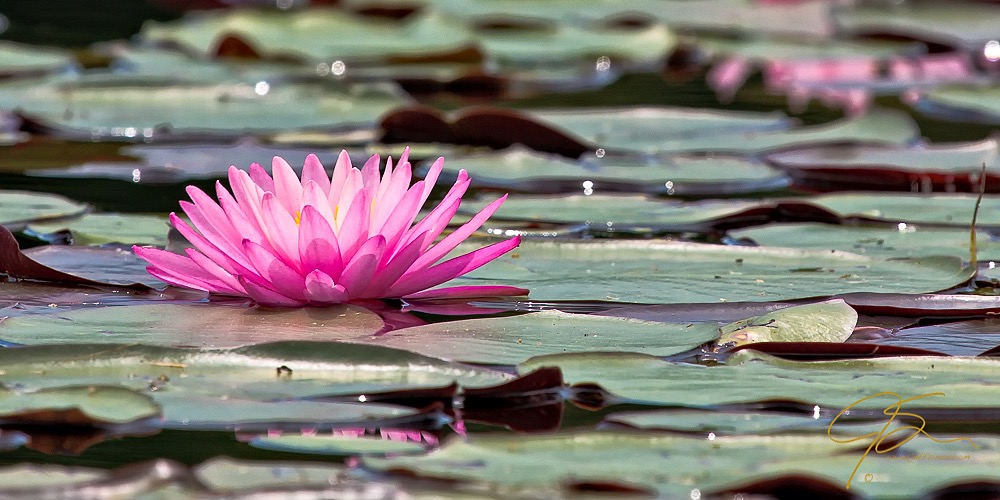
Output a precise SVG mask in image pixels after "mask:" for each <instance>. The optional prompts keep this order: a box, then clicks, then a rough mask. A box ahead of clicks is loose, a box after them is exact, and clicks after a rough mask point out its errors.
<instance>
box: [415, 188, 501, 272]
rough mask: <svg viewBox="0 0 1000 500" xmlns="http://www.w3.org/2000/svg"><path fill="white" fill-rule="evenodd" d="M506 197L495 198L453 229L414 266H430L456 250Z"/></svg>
mask: <svg viewBox="0 0 1000 500" xmlns="http://www.w3.org/2000/svg"><path fill="white" fill-rule="evenodd" d="M506 199H507V195H503V196H501V197H500V198H498V199H496V200H494V201H493V203H490V204H489V205H486V207H485V208H483V209H482V210H480V211H479V213H478V214H476V215H475V217H473V218H472V219H470V220H469V222H466V223H465V224H462V226H461V227H459V228H458V229H456V230H455V231H452V233H451V234H449V235H448V236H446V237H445V238H444V239H443V240H441V241H440V242H439V243H438V244H436V245H434V246H433V247H431V248H430V249H429V250H428V251H427V252H426V253H424V254H423V255H421V256H420V258H419V259H417V261H416V262H414V263H413V267H416V268H423V267H427V266H430V265H432V264H434V263H435V262H437V261H438V260H439V259H441V258H442V257H444V256H445V255H448V252H451V251H452V250H454V249H455V247H457V246H458V245H459V243H462V242H463V241H465V239H466V238H468V237H469V236H471V235H472V233H474V232H476V230H477V229H479V228H480V227H481V226H482V225H483V224H484V223H485V222H486V219H489V218H490V216H491V215H493V213H494V212H496V211H497V209H498V208H500V205H501V204H503V202H504V200H506Z"/></svg>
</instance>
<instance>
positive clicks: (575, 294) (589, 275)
mask: <svg viewBox="0 0 1000 500" xmlns="http://www.w3.org/2000/svg"><path fill="white" fill-rule="evenodd" d="M471 248H472V247H471V246H468V247H462V246H460V247H459V248H458V249H457V250H456V252H455V253H456V254H457V253H458V252H463V251H469V250H471ZM974 271H975V270H974V269H971V268H968V267H963V266H962V260H961V259H959V258H956V257H926V258H919V259H879V258H872V257H867V256H862V255H857V254H853V253H846V252H839V251H833V252H831V251H812V250H794V249H787V248H771V247H736V246H724V245H708V244H700V243H682V242H675V241H665V240H643V241H635V240H616V241H579V242H566V241H558V242H557V241H537V240H531V241H522V243H521V246H520V247H518V248H517V249H516V250H515V251H513V252H511V253H509V254H507V255H504V256H502V257H500V258H499V259H497V260H494V261H493V262H491V263H490V264H489V265H486V266H484V267H481V268H479V269H477V270H476V271H473V272H472V273H469V274H467V275H466V276H465V277H462V278H457V279H455V280H453V281H452V282H450V284H451V286H455V285H460V284H465V285H472V284H501V283H502V284H505V285H511V286H519V287H523V288H527V289H529V290H531V294H530V297H531V299H533V300H609V301H620V302H639V303H652V304H663V303H705V302H719V301H754V302H756V301H777V300H786V299H791V298H804V297H815V296H827V295H835V294H838V293H848V292H860V291H870V292H893V293H926V292H930V291H939V290H946V289H948V288H952V287H954V286H957V285H959V284H962V283H964V282H966V281H968V280H969V279H971V278H972V276H973V273H974Z"/></svg>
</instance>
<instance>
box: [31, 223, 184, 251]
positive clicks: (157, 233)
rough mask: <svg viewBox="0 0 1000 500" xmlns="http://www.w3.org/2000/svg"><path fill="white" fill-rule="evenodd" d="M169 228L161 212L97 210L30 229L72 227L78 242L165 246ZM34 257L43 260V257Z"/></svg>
mask: <svg viewBox="0 0 1000 500" xmlns="http://www.w3.org/2000/svg"><path fill="white" fill-rule="evenodd" d="M169 228H170V226H169V225H168V224H167V218H166V217H162V216H159V215H137V214H101V213H98V214H86V215H84V216H83V217H81V218H79V219H73V220H70V221H65V222H40V223H33V224H29V225H28V228H27V229H28V231H31V232H33V233H36V234H40V235H43V236H44V235H47V234H50V233H55V232H58V231H69V232H70V234H71V238H72V241H73V244H75V245H103V244H106V243H121V244H139V245H159V246H164V245H166V244H167V230H168V229H169ZM35 257H36V259H37V260H42V261H44V258H40V259H38V256H37V255H35Z"/></svg>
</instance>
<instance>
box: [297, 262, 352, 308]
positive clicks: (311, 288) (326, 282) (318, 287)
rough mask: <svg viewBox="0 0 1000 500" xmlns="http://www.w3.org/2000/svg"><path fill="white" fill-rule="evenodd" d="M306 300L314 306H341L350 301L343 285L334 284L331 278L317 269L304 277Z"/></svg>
mask: <svg viewBox="0 0 1000 500" xmlns="http://www.w3.org/2000/svg"><path fill="white" fill-rule="evenodd" d="M306 298H307V299H309V303H310V304H312V305H314V306H324V305H330V304H341V303H344V302H347V301H348V300H350V297H349V296H348V295H347V290H346V289H345V288H344V286H343V285H340V284H334V282H333V278H331V277H330V276H329V275H328V274H326V273H324V272H323V271H320V270H318V269H317V270H314V271H312V272H310V273H309V274H307V275H306Z"/></svg>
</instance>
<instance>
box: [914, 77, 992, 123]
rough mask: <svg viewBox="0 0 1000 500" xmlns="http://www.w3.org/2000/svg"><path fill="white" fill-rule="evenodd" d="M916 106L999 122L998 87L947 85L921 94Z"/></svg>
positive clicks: (979, 120)
mask: <svg viewBox="0 0 1000 500" xmlns="http://www.w3.org/2000/svg"><path fill="white" fill-rule="evenodd" d="M918 108H919V109H921V110H926V111H929V112H931V113H937V114H943V115H945V116H948V117H958V118H961V119H963V120H968V121H977V122H983V123H991V124H998V123H1000V87H998V86H995V85H994V86H990V87H988V86H947V87H939V88H935V89H933V90H930V91H928V92H927V93H926V94H923V95H922V96H921V97H920V100H919V101H918Z"/></svg>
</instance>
